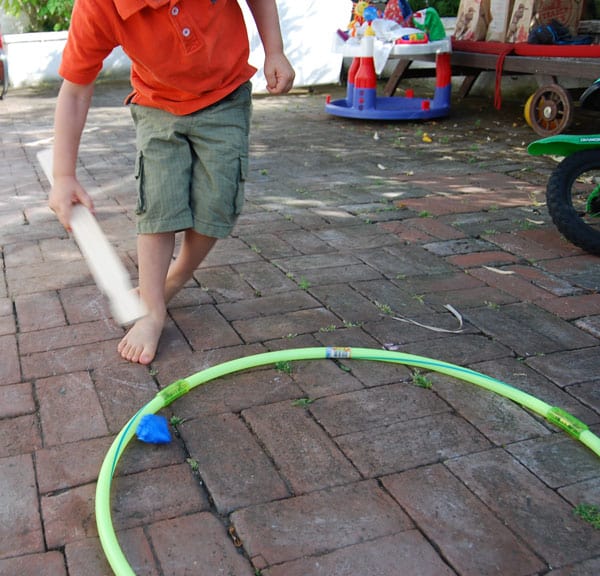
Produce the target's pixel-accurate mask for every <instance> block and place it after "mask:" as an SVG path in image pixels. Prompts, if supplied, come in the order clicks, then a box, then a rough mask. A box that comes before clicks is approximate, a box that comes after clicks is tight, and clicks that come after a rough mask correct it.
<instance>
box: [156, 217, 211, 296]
mask: <svg viewBox="0 0 600 576" xmlns="http://www.w3.org/2000/svg"><path fill="white" fill-rule="evenodd" d="M216 241H217V239H216V238H211V237H210V236H204V234H199V233H198V232H196V231H194V230H192V229H188V230H186V231H185V233H184V237H183V242H182V243H181V248H180V250H179V254H178V255H177V258H175V261H174V262H172V263H171V266H170V267H169V271H168V273H167V279H166V282H165V294H164V297H165V302H166V303H168V302H170V301H171V299H172V298H173V296H175V294H177V292H179V290H181V289H182V288H183V286H184V285H185V283H186V282H187V281H188V280H189V279H190V278H191V277H192V276H193V274H194V272H195V271H196V268H198V266H200V264H201V263H202V261H203V260H204V258H206V256H207V254H208V253H209V252H210V250H211V249H212V247H213V246H214V245H215V242H216Z"/></svg>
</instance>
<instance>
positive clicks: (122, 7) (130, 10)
mask: <svg viewBox="0 0 600 576" xmlns="http://www.w3.org/2000/svg"><path fill="white" fill-rule="evenodd" d="M113 1H114V3H115V6H116V8H117V12H118V13H119V16H120V17H121V18H123V20H127V18H129V17H130V16H132V15H133V14H135V13H136V12H139V11H140V10H142V9H143V8H146V7H149V8H160V7H161V6H164V5H165V4H169V2H171V0H113Z"/></svg>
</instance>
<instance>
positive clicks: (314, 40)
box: [4, 0, 352, 92]
mask: <svg viewBox="0 0 600 576" xmlns="http://www.w3.org/2000/svg"><path fill="white" fill-rule="evenodd" d="M239 1H240V5H241V6H242V10H243V11H244V16H245V17H246V21H247V26H248V35H249V39H250V48H251V55H250V61H251V63H252V64H253V65H254V66H256V67H257V68H259V71H258V72H257V74H256V75H255V77H254V78H253V85H254V90H255V91H256V92H262V91H264V90H265V86H266V82H265V79H264V75H263V74H262V70H261V68H262V64H263V59H264V52H263V49H262V45H261V43H260V38H259V36H258V33H257V31H256V27H255V26H254V21H253V20H252V17H251V15H250V13H249V10H248V7H247V5H246V2H244V1H242V0H239ZM277 6H278V9H279V16H280V20H281V28H282V33H283V36H284V43H285V49H286V53H287V55H288V58H289V59H290V61H291V63H292V65H293V66H294V69H295V71H296V81H295V86H296V87H300V86H315V85H318V84H331V83H335V82H337V81H338V80H339V76H340V70H341V66H342V57H341V55H340V54H336V53H334V52H333V51H332V49H331V48H332V44H333V38H334V35H335V30H336V29H337V28H344V27H345V26H346V24H347V23H348V20H349V15H350V14H351V11H352V2H351V0H327V2H323V0H302V1H300V0H278V1H277ZM66 38H67V32H39V33H35V34H4V43H5V48H6V53H7V57H8V69H9V80H10V84H11V85H12V86H13V87H23V86H34V85H37V84H40V83H43V82H53V81H57V80H59V76H58V65H59V63H60V57H61V54H62V50H63V48H64V45H65V41H66ZM129 68H130V61H129V58H128V57H127V56H126V55H125V54H124V53H123V51H122V50H121V49H120V48H119V49H117V50H115V51H113V53H112V54H111V55H110V56H109V58H107V60H106V61H105V63H104V68H103V70H102V73H101V74H102V75H103V76H108V75H113V76H115V77H117V76H124V77H126V76H127V75H128V74H129Z"/></svg>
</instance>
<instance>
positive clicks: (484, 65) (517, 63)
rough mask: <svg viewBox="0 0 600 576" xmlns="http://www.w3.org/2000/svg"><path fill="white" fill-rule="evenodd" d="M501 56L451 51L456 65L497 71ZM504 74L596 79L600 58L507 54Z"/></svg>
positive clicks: (599, 67)
mask: <svg viewBox="0 0 600 576" xmlns="http://www.w3.org/2000/svg"><path fill="white" fill-rule="evenodd" d="M497 60H498V56H497V55H496V54H483V53H476V52H452V56H451V64H452V68H453V75H454V67H455V66H456V67H457V68H463V69H464V68H467V69H468V68H474V69H476V70H496V63H497ZM502 71H503V73H518V74H545V75H549V76H564V77H566V78H581V79H589V80H595V79H596V78H598V77H599V76H600V59H599V58H542V57H533V56H515V55H508V56H506V58H505V59H504V66H503V68H502Z"/></svg>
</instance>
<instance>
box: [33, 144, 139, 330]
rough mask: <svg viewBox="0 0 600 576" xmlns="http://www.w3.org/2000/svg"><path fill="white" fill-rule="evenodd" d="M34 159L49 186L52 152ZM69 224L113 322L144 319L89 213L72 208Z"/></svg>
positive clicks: (124, 274) (136, 298)
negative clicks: (40, 167)
mask: <svg viewBox="0 0 600 576" xmlns="http://www.w3.org/2000/svg"><path fill="white" fill-rule="evenodd" d="M37 157H38V161H39V163H40V165H41V166H42V169H43V171H44V174H45V175H46V178H48V181H49V182H50V183H51V184H52V150H51V149H48V150H43V151H41V152H39V153H38V155H37ZM70 224H71V230H72V231H73V236H74V238H75V241H76V242H77V245H78V246H79V250H80V251H81V254H82V255H83V257H84V258H85V260H86V262H87V265H88V267H89V269H90V272H91V273H92V276H93V278H94V281H95V282H96V285H97V286H98V288H99V289H100V291H101V292H102V293H103V294H104V295H105V296H106V297H107V298H108V300H109V303H110V308H111V312H112V315H113V317H114V319H115V320H116V321H117V322H118V323H119V324H121V325H125V324H131V323H132V322H135V321H136V320H138V319H139V318H141V317H142V316H145V315H146V309H145V306H144V305H143V303H142V301H141V300H140V298H139V296H138V294H137V293H136V292H135V291H134V290H133V287H132V284H131V278H130V277H129V274H128V273H127V269H126V268H125V266H124V265H123V262H122V261H121V259H120V258H119V256H118V255H117V253H116V251H115V249H114V248H113V246H112V245H111V244H110V243H109V241H108V239H107V238H106V236H105V235H104V233H103V232H102V228H100V225H99V224H98V221H97V220H96V218H94V216H93V215H92V213H91V212H90V211H89V210H88V209H87V208H86V207H85V206H84V205H83V204H75V205H73V208H72V211H71V221H70Z"/></svg>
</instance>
